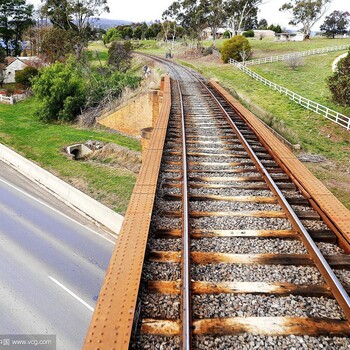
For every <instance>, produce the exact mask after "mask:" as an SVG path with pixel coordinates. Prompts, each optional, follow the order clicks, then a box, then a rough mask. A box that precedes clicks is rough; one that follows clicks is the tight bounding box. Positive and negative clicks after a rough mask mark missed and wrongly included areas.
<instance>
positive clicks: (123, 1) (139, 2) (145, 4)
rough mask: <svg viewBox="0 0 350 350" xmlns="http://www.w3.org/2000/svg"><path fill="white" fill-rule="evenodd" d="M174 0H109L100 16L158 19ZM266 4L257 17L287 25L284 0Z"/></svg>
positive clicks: (342, 2) (342, 3)
mask: <svg viewBox="0 0 350 350" xmlns="http://www.w3.org/2000/svg"><path fill="white" fill-rule="evenodd" d="M173 1H174V0H109V1H108V4H109V8H110V13H106V14H103V15H102V16H101V17H104V18H110V19H123V20H129V21H132V22H141V21H151V20H155V19H160V18H161V16H162V13H163V12H164V10H166V9H167V8H168V6H169V5H171V4H172V3H173ZM264 2H266V4H264V5H261V6H260V11H259V14H258V19H261V18H265V19H266V20H267V22H268V23H269V24H272V23H273V24H280V25H281V26H282V27H283V26H288V27H289V28H292V27H291V26H290V25H288V22H289V21H290V16H288V14H286V13H283V12H280V11H278V9H279V8H280V7H281V6H282V4H283V3H285V2H286V0H264ZM28 3H32V4H34V5H38V4H40V0H28ZM334 10H341V11H349V12H350V1H349V0H333V3H332V5H331V7H330V9H329V10H328V11H327V13H326V15H327V14H330V13H331V12H333V11H334ZM323 21H324V17H323V18H322V19H321V21H320V23H317V24H316V25H315V27H314V28H313V29H314V30H317V29H318V27H319V26H320V24H322V23H323Z"/></svg>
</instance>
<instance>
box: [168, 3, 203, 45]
mask: <svg viewBox="0 0 350 350" xmlns="http://www.w3.org/2000/svg"><path fill="white" fill-rule="evenodd" d="M169 13H170V14H171V16H172V17H173V18H174V20H175V22H176V23H178V24H180V25H181V26H182V27H183V28H184V30H185V31H186V34H187V35H188V37H189V38H190V39H191V40H192V42H193V43H194V42H195V41H198V42H200V41H201V35H202V31H203V29H205V27H206V18H205V15H206V14H205V6H204V1H203V0H179V1H175V2H174V3H173V4H172V5H170V7H169V8H168V10H166V11H165V15H169Z"/></svg>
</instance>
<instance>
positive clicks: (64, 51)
mask: <svg viewBox="0 0 350 350" xmlns="http://www.w3.org/2000/svg"><path fill="white" fill-rule="evenodd" d="M71 35H72V33H71V32H70V31H66V30H64V29H61V28H57V27H51V28H49V29H45V30H44V31H43V34H42V39H41V54H42V56H43V58H44V60H45V61H47V62H50V63H54V62H56V61H61V62H63V61H65V60H66V58H67V57H68V56H69V55H70V54H73V53H74V52H75V47H74V44H73V39H72V38H71V37H70V36H71Z"/></svg>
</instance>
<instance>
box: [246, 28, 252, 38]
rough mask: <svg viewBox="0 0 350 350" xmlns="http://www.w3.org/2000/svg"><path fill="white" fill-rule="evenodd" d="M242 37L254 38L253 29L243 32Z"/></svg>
mask: <svg viewBox="0 0 350 350" xmlns="http://www.w3.org/2000/svg"><path fill="white" fill-rule="evenodd" d="M243 35H244V36H245V37H246V38H254V30H253V29H251V30H247V31H246V32H243Z"/></svg>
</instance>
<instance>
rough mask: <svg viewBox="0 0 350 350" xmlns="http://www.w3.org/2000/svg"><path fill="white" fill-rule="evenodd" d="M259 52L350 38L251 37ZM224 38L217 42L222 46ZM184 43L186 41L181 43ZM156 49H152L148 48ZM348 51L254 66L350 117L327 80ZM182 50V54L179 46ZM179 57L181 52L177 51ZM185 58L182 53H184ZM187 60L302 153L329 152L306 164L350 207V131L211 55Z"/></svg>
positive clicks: (256, 53)
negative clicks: (295, 39) (299, 40)
mask: <svg viewBox="0 0 350 350" xmlns="http://www.w3.org/2000/svg"><path fill="white" fill-rule="evenodd" d="M250 42H251V45H252V48H253V52H254V57H264V56H270V55H279V54H285V53H288V52H290V51H304V50H310V49H314V48H319V47H328V46H336V45H343V44H350V40H349V39H339V40H332V39H324V38H317V39H316V38H314V39H312V40H309V41H305V42H302V43H292V42H290V43H289V42H286V43H282V42H274V41H271V40H266V39H264V40H254V39H250ZM221 43H222V42H221V41H219V42H218V43H217V46H220V45H221ZM178 48H180V46H178ZM147 51H148V52H150V50H147ZM344 52H346V51H338V52H333V53H328V54H322V55H315V56H309V57H306V58H304V59H303V65H302V66H301V67H299V68H297V69H296V70H292V69H291V68H289V67H288V66H286V63H284V62H276V63H271V64H266V65H260V66H253V67H250V68H251V69H253V70H254V71H256V72H257V73H259V74H261V75H262V76H264V77H265V78H267V79H269V80H271V81H273V82H276V83H278V84H280V85H283V86H285V87H286V88H289V89H290V90H292V91H294V92H296V93H299V94H301V95H302V96H304V97H306V98H309V99H311V100H314V101H316V102H318V103H321V104H324V105H326V106H328V107H330V108H332V109H335V110H337V111H339V112H341V113H343V114H345V115H348V116H350V108H344V107H341V106H338V105H336V104H335V103H333V102H332V101H331V99H330V94H329V92H328V89H327V86H326V83H325V79H326V77H327V76H329V75H330V74H331V64H332V62H333V60H334V59H335V58H336V57H337V56H339V55H341V54H342V53H344ZM176 55H181V51H180V50H179V51H177V52H176ZM175 57H176V56H175ZM179 57H181V56H179ZM181 62H182V63H184V64H187V65H190V66H191V67H194V68H195V69H197V70H199V71H200V72H201V73H203V74H204V75H205V76H206V77H207V78H214V79H217V80H218V81H220V82H221V83H222V84H223V85H224V86H225V87H226V88H227V89H229V90H230V91H231V92H232V93H233V94H234V95H236V96H237V95H238V96H239V97H240V99H241V101H242V103H243V104H244V105H246V106H247V107H248V108H250V109H251V110H252V111H253V112H254V113H255V114H257V115H258V116H259V117H261V118H262V119H263V120H264V121H265V122H267V123H268V124H269V125H271V126H272V127H273V128H274V129H276V130H277V131H278V132H279V133H280V134H282V135H283V136H284V137H285V138H287V139H288V140H289V141H291V142H292V143H293V144H296V143H299V144H300V145H301V147H302V152H305V153H311V154H317V155H321V156H324V157H326V159H327V161H325V162H321V163H317V164H314V163H306V165H307V166H308V167H309V168H310V169H311V171H312V172H313V173H314V174H315V175H316V176H317V177H318V178H319V179H320V180H321V181H323V182H324V183H325V185H326V186H327V187H328V188H329V189H330V190H331V191H332V192H333V193H334V194H335V195H336V196H337V197H338V198H339V200H341V201H342V202H343V204H344V205H346V206H347V207H348V208H349V209H350V163H349V159H350V133H349V132H348V131H346V130H345V129H343V128H341V127H339V126H337V125H336V124H334V123H332V122H330V121H328V120H327V119H325V118H324V117H322V116H319V115H317V114H315V113H312V112H310V111H307V110H306V109H304V108H302V107H300V106H298V105H297V104H296V103H294V102H292V101H290V100H289V99H288V97H286V96H283V95H281V94H279V93H278V92H275V91H273V90H271V89H270V88H268V87H266V86H265V85H263V84H262V83H260V82H258V81H256V80H254V79H252V78H250V77H249V76H247V75H246V74H245V73H243V72H240V71H238V70H237V69H234V68H233V67H232V66H229V65H224V64H222V63H220V62H219V61H218V60H216V59H214V58H212V59H209V58H208V57H204V58H203V59H188V58H187V57H186V59H184V58H181Z"/></svg>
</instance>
